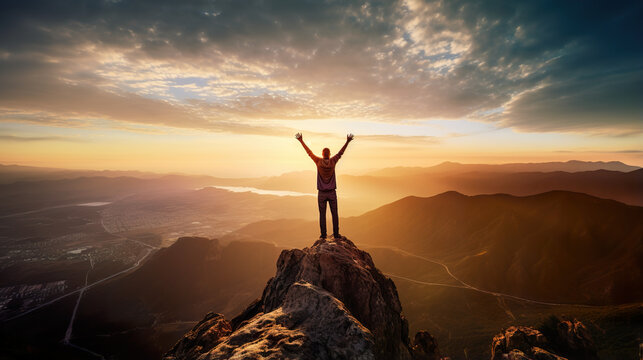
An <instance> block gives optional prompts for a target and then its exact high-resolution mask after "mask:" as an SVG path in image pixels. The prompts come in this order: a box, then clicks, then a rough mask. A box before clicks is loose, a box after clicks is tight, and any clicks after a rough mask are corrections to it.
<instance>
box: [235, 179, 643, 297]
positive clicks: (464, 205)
mask: <svg viewBox="0 0 643 360" xmlns="http://www.w3.org/2000/svg"><path fill="white" fill-rule="evenodd" d="M340 224H341V225H340V231H341V232H343V233H350V234H351V236H352V238H353V239H355V241H356V242H357V243H358V244H361V245H362V246H371V247H392V248H399V249H403V250H406V251H410V252H412V253H414V254H418V255H423V256H425V257H428V258H432V259H436V260H439V261H442V262H444V263H445V264H446V265H448V266H449V268H450V270H451V271H452V272H453V273H454V274H455V275H457V276H458V277H460V278H461V279H462V280H463V281H466V282H467V283H469V284H471V285H474V286H477V287H480V288H483V289H486V290H490V291H498V292H504V293H509V294H513V295H518V296H525V297H530V298H534V299H538V300H543V301H552V302H577V303H600V304H617V303H626V302H633V301H642V300H643V290H641V288H640V287H639V286H638V284H640V283H641V282H642V281H643V260H642V259H643V242H642V241H641V239H643V208H641V207H636V206H629V205H625V204H622V203H619V202H616V201H613V200H604V199H599V198H596V197H592V196H588V195H584V194H578V193H572V192H565V191H553V192H548V193H543V194H539V195H534V196H526V197H515V196H510V195H502V194H497V195H479V196H465V195H462V194H459V193H456V192H448V193H444V194H441V195H437V196H434V197H430V198H419V197H407V198H404V199H401V200H399V201H396V202H393V203H391V204H388V205H385V206H382V207H380V208H378V209H376V210H373V211H371V212H368V213H365V214H363V215H361V216H357V217H351V218H345V219H342V220H341V221H340ZM315 230H316V227H315V223H314V222H312V221H311V222H305V221H286V220H277V221H265V222H261V223H256V224H250V225H248V226H246V227H244V228H242V229H240V230H239V231H237V232H235V233H233V234H231V235H229V236H227V237H224V238H223V239H224V240H225V239H259V238H261V239H263V240H267V241H273V242H274V243H276V244H280V237H279V234H283V233H288V234H293V235H297V236H299V235H301V236H309V235H313V236H314V234H315ZM288 245H289V246H290V245H293V244H290V243H289V244H288Z"/></svg>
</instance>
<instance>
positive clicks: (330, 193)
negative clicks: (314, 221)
mask: <svg viewBox="0 0 643 360" xmlns="http://www.w3.org/2000/svg"><path fill="white" fill-rule="evenodd" d="M327 201H328V202H329V203H330V213H331V214H332V215H333V236H339V216H337V193H336V192H335V190H319V191H318V192H317V205H319V229H320V230H321V236H323V237H326V202H327Z"/></svg>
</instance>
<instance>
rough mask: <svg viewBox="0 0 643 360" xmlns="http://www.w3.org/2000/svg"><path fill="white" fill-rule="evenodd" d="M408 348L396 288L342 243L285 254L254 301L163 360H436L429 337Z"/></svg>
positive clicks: (213, 319)
mask: <svg viewBox="0 0 643 360" xmlns="http://www.w3.org/2000/svg"><path fill="white" fill-rule="evenodd" d="M415 348H416V349H415V351H414V350H413V349H411V345H410V342H409V335H408V323H407V321H406V319H405V318H404V317H403V316H402V306H401V304H400V300H399V298H398V295H397V290H396V288H395V284H394V283H393V281H392V280H390V279H389V278H387V277H385V276H384V275H382V273H381V272H380V271H379V270H378V269H377V268H375V265H374V264H373V260H372V259H371V257H370V255H369V254H368V253H366V252H364V251H361V250H359V249H358V248H357V247H356V246H355V245H354V244H353V243H352V242H351V241H350V240H348V239H346V238H343V239H340V240H336V241H329V240H328V241H327V240H318V241H317V242H316V243H315V244H314V245H313V246H312V247H310V248H305V249H303V250H300V249H292V250H284V251H283V252H282V253H281V255H280V256H279V260H278V261H277V273H276V275H275V277H273V278H272V279H271V280H270V281H269V282H268V284H267V285H266V288H265V289H264V292H263V295H262V297H261V298H260V299H258V300H257V301H255V302H253V303H252V304H251V305H250V306H249V307H248V308H247V309H246V310H245V311H243V312H242V313H241V314H240V315H239V316H237V317H236V318H234V319H233V320H232V321H231V322H227V321H226V320H225V319H223V317H222V316H220V315H216V314H212V313H211V314H208V316H206V318H205V319H204V320H203V321H201V322H200V323H199V324H198V325H197V326H196V327H195V328H194V329H193V330H192V331H191V332H189V333H188V334H186V335H185V336H184V338H183V339H181V340H180V341H179V342H178V343H177V344H176V345H175V346H174V347H173V348H172V349H171V350H170V351H169V352H168V353H167V354H166V355H165V359H167V360H170V359H172V360H174V359H200V360H206V359H208V360H214V359H229V358H234V359H256V358H261V359H363V360H368V359H373V360H375V359H378V360H379V359H387V360H393V359H409V360H410V359H414V358H417V359H437V358H439V355H438V352H437V345H435V341H434V339H433V337H431V335H430V334H428V333H426V334H424V333H422V334H421V335H418V336H416V341H415ZM414 353H416V354H418V356H417V357H415V356H414ZM420 355H421V357H420ZM431 356H432V357H431Z"/></svg>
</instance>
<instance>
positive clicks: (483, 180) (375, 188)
mask: <svg viewBox="0 0 643 360" xmlns="http://www.w3.org/2000/svg"><path fill="white" fill-rule="evenodd" d="M39 169H40V168H30V167H20V166H6V165H0V200H5V199H6V201H2V202H1V203H2V204H4V205H0V212H2V211H3V208H4V207H8V208H11V209H13V210H16V209H15V208H16V207H20V208H22V209H27V210H28V209H29V207H30V206H31V207H33V206H34V203H36V204H40V203H43V202H46V203H47V204H51V205H50V206H53V205H57V204H60V203H61V202H63V200H60V201H57V200H58V199H60V198H61V197H62V196H63V195H69V194H71V195H74V194H77V193H80V192H82V191H84V192H85V193H87V192H90V191H91V194H92V195H93V197H94V198H96V199H99V198H100V199H105V198H115V197H118V196H119V195H120V196H122V195H123V194H132V193H138V192H148V191H153V190H155V189H157V190H159V189H160V190H163V191H166V190H167V189H187V188H192V189H194V188H198V187H203V186H245V187H254V188H258V189H267V190H287V191H296V192H302V193H313V192H315V191H316V190H315V184H316V183H315V173H314V172H313V171H299V172H292V173H286V174H283V175H280V176H272V177H258V178H217V177H211V176H195V175H159V174H151V173H140V172H114V171H76V170H59V171H54V170H52V169H44V170H43V171H41V172H39ZM79 176H80V178H79ZM16 179H21V181H18V182H15V180H16ZM3 183H4V185H2V184H3ZM642 183H643V169H640V168H638V167H636V166H630V165H626V164H623V163H620V162H583V161H568V162H552V163H528V164H500V165H485V164H459V163H452V162H445V163H442V164H440V165H436V166H433V167H427V168H404V167H400V168H388V169H382V170H378V171H373V172H370V173H369V174H366V175H345V174H342V173H338V192H339V194H340V198H341V205H340V208H341V210H342V213H343V214H345V215H358V214H361V213H364V212H366V211H369V210H372V209H374V208H377V207H379V206H382V205H384V204H387V203H390V202H392V201H395V200H398V199H400V198H402V197H405V196H409V195H414V196H433V195H437V194H439V193H442V192H445V191H451V190H454V191H458V192H461V193H463V194H466V195H477V194H495V193H508V194H512V195H534V194H538V193H542V192H546V191H551V190H567V191H575V192H583V193H586V194H589V195H593V196H597V197H601V198H607V199H614V200H618V201H620V202H624V203H626V204H631V205H643V186H641V185H640V184H642ZM76 189H78V190H79V191H76ZM69 198H70V199H71V198H73V196H70V197H69ZM30 201H32V202H31V203H30ZM65 201H66V200H65ZM96 201H101V200H96Z"/></svg>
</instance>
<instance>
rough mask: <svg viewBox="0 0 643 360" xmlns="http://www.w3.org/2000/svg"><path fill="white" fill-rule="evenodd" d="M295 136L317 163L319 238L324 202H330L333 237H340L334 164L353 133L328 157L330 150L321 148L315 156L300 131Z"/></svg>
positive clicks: (322, 236) (324, 225) (323, 226)
mask: <svg viewBox="0 0 643 360" xmlns="http://www.w3.org/2000/svg"><path fill="white" fill-rule="evenodd" d="M295 138H297V140H299V142H300V143H301V145H302V146H303V147H304V149H305V150H306V153H307V154H308V156H310V158H311V159H313V161H314V162H315V165H317V190H318V191H317V205H318V206H319V228H320V230H321V235H320V238H322V239H325V238H326V235H327V234H326V202H328V203H330V213H331V214H332V215H333V237H334V238H335V239H339V238H341V235H339V216H338V215H337V193H336V192H335V189H336V188H337V183H336V181H335V165H336V164H337V161H339V159H340V158H341V157H342V155H343V154H344V150H346V147H347V146H348V143H349V142H351V141H353V134H348V135H347V136H346V143H345V144H344V146H342V148H341V150H339V152H338V153H337V154H335V156H333V157H330V150H329V149H328V148H324V150H322V157H321V158H320V157H317V156H315V154H313V152H312V151H310V149H309V148H308V146H306V143H304V137H303V136H302V135H301V133H297V134H296V135H295Z"/></svg>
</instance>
